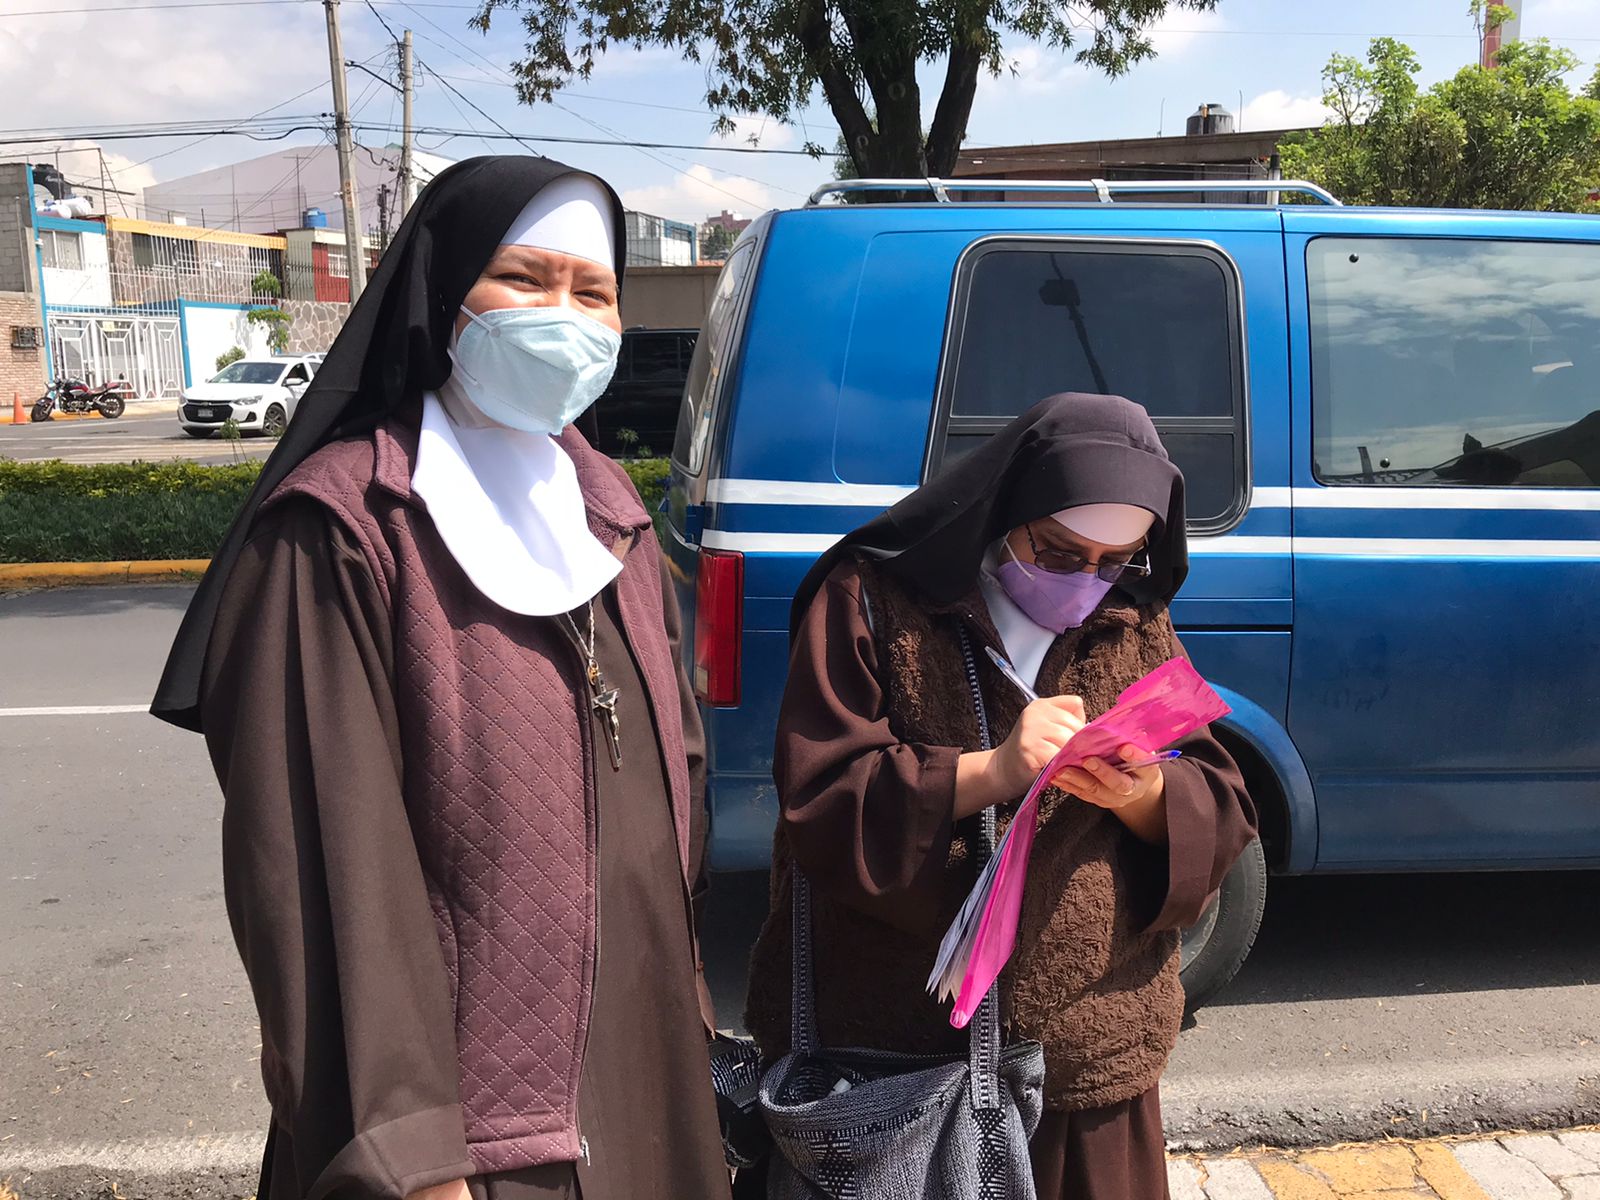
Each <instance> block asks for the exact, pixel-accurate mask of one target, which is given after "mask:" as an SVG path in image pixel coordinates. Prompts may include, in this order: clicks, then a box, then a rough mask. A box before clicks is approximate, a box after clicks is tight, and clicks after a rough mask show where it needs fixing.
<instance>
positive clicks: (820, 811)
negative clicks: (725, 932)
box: [773, 562, 961, 929]
mask: <svg viewBox="0 0 1600 1200" xmlns="http://www.w3.org/2000/svg"><path fill="white" fill-rule="evenodd" d="M860 589H861V579H860V574H859V571H858V569H857V567H856V565H855V564H854V563H851V562H845V563H841V564H840V565H839V567H838V568H836V569H835V570H834V572H833V574H831V575H829V576H828V578H827V580H826V581H825V582H824V584H823V586H822V588H821V589H820V590H819V591H818V592H817V595H816V598H815V599H814V600H813V601H812V603H811V607H810V609H809V610H808V611H807V612H806V614H805V616H804V618H803V619H802V621H801V623H800V628H799V630H798V632H797V635H796V637H795V640H794V646H793V649H792V651H791V654H790V661H789V683H788V687H787V688H786V689H785V691H784V694H783V704H782V707H781V708H780V710H779V713H778V737H777V746H776V750H775V753H774V757H773V775H774V778H775V780H776V782H777V785H778V798H779V802H780V804H781V806H782V823H783V829H784V832H785V834H786V835H787V837H788V841H789V845H790V847H791V849H792V851H793V853H794V858H795V861H796V862H798V863H799V864H800V866H801V867H802V868H803V869H804V871H805V872H806V874H807V876H808V877H809V878H810V879H811V881H812V883H813V884H814V885H815V886H816V887H818V888H819V889H821V890H823V891H824V892H826V893H828V894H829V895H831V896H833V897H835V898H837V899H839V900H842V901H844V902H845V903H848V904H851V905H854V906H856V907H858V908H861V909H864V910H865V911H867V912H868V913H870V914H871V915H873V916H875V917H878V918H879V919H882V920H886V921H889V922H891V923H893V924H896V925H900V926H902V927H909V928H917V929H921V928H922V927H923V926H924V925H925V923H926V920H927V913H929V912H931V911H934V910H935V909H936V908H937V907H938V904H939V899H940V894H941V892H942V890H943V876H944V869H945V866H946V864H947V862H948V861H949V855H950V839H951V835H952V822H953V819H954V813H955V794H956V760H957V759H958V758H960V757H961V751H960V749H958V748H956V747H953V746H923V745H913V744H907V743H903V742H901V741H900V739H899V738H898V737H896V736H895V734H894V732H893V731H892V730H891V729H890V728H889V720H888V717H887V715H886V713H887V705H886V703H885V696H884V691H883V685H882V684H881V683H880V681H879V668H878V657H877V649H876V646H875V643H874V639H873V637H872V632H871V630H870V629H869V628H868V625H867V618H866V614H865V611H864V610H863V607H862V604H861V590H860Z"/></svg>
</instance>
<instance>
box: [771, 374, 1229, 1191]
mask: <svg viewBox="0 0 1600 1200" xmlns="http://www.w3.org/2000/svg"><path fill="white" fill-rule="evenodd" d="M1186 570H1187V555H1186V551H1185V540H1184V506H1183V477H1182V475H1181V474H1180V473H1179V471H1178V469H1177V468H1176V467H1175V466H1174V465H1173V464H1172V462H1171V461H1170V460H1169V459H1168V457H1167V453H1166V451H1165V449H1164V448H1163V447H1162V445H1161V441H1160V439H1159V437H1158V436H1157V434H1156V431H1155V428H1154V426H1153V425H1152V424H1151V422H1150V418H1149V416H1148V415H1147V414H1146V413H1145V411H1144V409H1142V408H1140V407H1139V406H1138V405H1137V404H1133V403H1131V402H1130V401H1127V400H1124V399H1121V398H1120V397H1116V396H1103V395H1080V394H1068V395H1060V396H1055V397H1052V398H1050V399H1047V400H1044V401H1041V402H1040V403H1039V404H1037V405H1035V406H1034V407H1033V408H1032V409H1030V410H1029V411H1027V412H1026V413H1024V414H1023V415H1021V416H1020V417H1018V418H1017V419H1016V420H1015V421H1013V422H1012V423H1011V424H1010V425H1009V426H1008V427H1007V428H1006V429H1004V430H1003V431H1001V432H1000V433H997V434H996V435H995V436H994V437H993V438H992V439H991V440H990V441H989V442H988V443H986V444H985V445H984V446H982V447H980V448H979V449H977V450H975V451H973V452H972V453H971V454H970V455H968V456H967V457H966V458H964V459H962V460H961V461H959V462H957V463H955V464H954V465H953V466H951V467H949V468H948V469H946V470H945V471H943V472H942V473H940V474H939V475H938V476H936V477H935V478H933V479H932V480H930V481H929V482H928V483H927V484H925V485H924V486H923V487H921V488H920V489H918V490H917V491H916V492H914V493H913V494H912V495H911V496H909V497H908V498H907V499H905V500H904V501H902V502H901V503H900V504H898V505H896V506H895V507H894V508H892V509H890V510H889V511H888V512H887V513H885V514H884V515H883V516H881V517H879V518H877V519H875V520H873V521H871V522H869V523H868V524H867V525H864V526H863V527H861V528H860V529H858V530H856V531H855V532H854V533H853V534H851V535H849V536H848V537H846V538H845V539H844V541H843V542H841V543H840V544H839V545H838V546H836V547H835V548H834V549H833V550H831V551H830V552H829V553H828V554H826V555H825V556H824V557H823V558H822V559H821V560H820V561H819V562H818V564H817V565H816V567H815V569H814V570H812V571H811V573H810V574H809V575H808V576H807V577H806V579H805V581H804V582H803V583H802V584H801V586H800V590H799V592H798V594H797V595H796V597H795V602H794V609H793V615H792V626H791V639H792V648H791V659H790V667H789V682H788V688H787V691H786V692H785V694H784V699H783V704H782V708H781V711H780V716H779V721H778V735H777V746H776V755H775V762H774V777H775V779H776V782H777V787H778V798H779V802H780V805H781V811H782V816H781V820H780V823H779V828H778V832H777V836H776V840H775V849H774V869H773V892H772V910H771V914H770V916H769V918H768V921H767V924H766V926H765V928H764V930H763V931H762V934H761V938H760V940H759V942H758V943H757V947H756V951H755V955H754V960H753V965H752V970H751V976H752V978H751V992H750V1002H749V1013H748V1021H749V1025H750V1028H751V1030H752V1032H753V1033H754V1034H755V1036H756V1038H757V1040H758V1042H759V1043H760V1045H761V1047H762V1051H763V1053H764V1054H767V1055H777V1054H782V1053H784V1052H786V1051H787V1049H788V1044H789V994H790V988H789V963H790V936H789V931H790V895H791V880H792V872H793V871H794V870H795V869H800V870H803V871H804V872H805V873H806V874H807V876H808V877H809V878H810V880H811V884H812V892H813V895H814V897H815V900H814V913H813V919H814V922H815V926H814V928H815V944H816V979H815V987H816V1009H817V1021H818V1027H819V1032H820V1035H821V1040H822V1044H823V1045H825V1046H840V1047H844V1046H865V1047H873V1048H878V1049H885V1050H893V1051H900V1052H909V1053H937V1054H956V1055H959V1054H963V1053H965V1047H966V1039H967V1036H968V1035H967V1033H966V1032H965V1031H960V1030H955V1029H952V1028H951V1026H950V1023H949V1011H948V1009H947V1007H945V1006H943V1005H940V1004H938V1003H936V1002H935V1001H934V1000H933V999H932V998H931V997H930V996H929V995H928V994H927V991H926V990H925V989H926V980H927V977H928V973H929V971H930V969H931V968H932V966H933V962H934V959H935V957H936V954H937V952H938V947H939V941H940V938H941V937H942V936H943V934H944V931H945V929H946V928H947V926H948V925H949V923H950V921H951V920H952V919H953V918H954V916H955V914H956V911H957V910H958V909H959V907H960V905H961V902H962V901H963V900H964V899H965V897H966V896H967V894H968V892H969V891H970V890H971V888H972V885H973V883H974V881H975V878H976V867H975V864H974V855H975V852H976V847H977V845H978V834H979V821H978V820H977V818H978V816H979V814H981V813H982V812H983V810H984V809H986V808H989V807H995V808H996V812H997V816H998V818H999V824H1000V827H1001V829H1002V830H1003V829H1004V827H1005V826H1006V824H1007V822H1008V821H1009V819H1010V817H1011V814H1012V813H1013V812H1014V811H1015V808H1016V804H1017V802H1018V801H1019V800H1020V799H1021V797H1022V795H1023V793H1024V792H1025V791H1026V790H1027V789H1028V787H1029V785H1030V784H1031V783H1032V782H1033V779H1034V777H1035V775H1036V774H1037V773H1038V771H1039V770H1040V769H1041V768H1043V767H1044V765H1045V764H1046V763H1048V762H1049V760H1050V759H1051V758H1052V757H1053V755H1054V754H1055V752H1056V751H1057V750H1058V749H1060V747H1061V746H1062V745H1064V744H1065V743H1066V741H1067V740H1068V739H1069V738H1071V737H1072V735H1073V734H1075V733H1076V732H1077V731H1078V730H1079V729H1081V728H1082V727H1083V725H1084V723H1085V722H1086V721H1087V720H1092V719H1093V718H1094V717H1096V716H1098V715H1100V714H1101V713H1103V712H1105V711H1106V710H1107V709H1108V708H1110V707H1111V706H1112V705H1113V704H1114V703H1115V701H1116V698H1117V696H1118V695H1119V694H1120V693H1121V692H1122V691H1123V690H1124V689H1125V688H1127V687H1128V686H1129V685H1130V684H1132V683H1134V682H1135V681H1137V680H1138V679H1140V678H1141V677H1142V676H1144V675H1145V674H1147V673H1148V672H1150V671H1151V670H1153V669H1154V668H1156V667H1158V666H1160V665H1161V664H1162V663H1164V662H1166V661H1168V660H1169V659H1171V658H1173V657H1174V656H1175V655H1179V654H1182V653H1183V651H1182V649H1181V647H1180V646H1179V645H1178V642H1177V639H1176V638H1175V637H1174V635H1173V630H1172V622H1171V620H1170V619H1169V618H1168V615H1167V605H1168V603H1169V602H1170V601H1171V599H1172V597H1173V596H1174V594H1175V593H1176V592H1177V591H1178V588H1179V586H1180V585H1181V584H1182V583H1183V579H1184V575H1185V573H1186ZM963 632H964V633H965V635H966V638H967V640H968V642H969V644H970V645H971V646H972V648H973V649H974V650H975V651H976V654H975V656H974V664H975V669H976V671H977V675H978V681H977V682H978V686H979V688H980V690H981V692H982V695H983V698H984V706H985V709H986V711H987V714H988V719H989V723H990V726H991V729H992V736H993V739H994V743H995V745H994V748H993V749H988V750H985V749H983V748H982V746H981V743H980V735H979V724H978V720H977V716H976V712H975V705H974V702H973V698H972V691H971V687H970V686H969V678H968V674H967V668H966V665H965V661H966V660H965V656H964V654H963V651H962V640H961V639H962V634H963ZM985 649H989V650H992V651H994V652H996V653H997V654H999V655H1000V656H1001V657H1002V658H1003V659H1005V660H1006V661H1007V663H1008V664H1009V665H1010V666H1011V667H1012V669H1013V671H1012V673H1013V674H1014V675H1015V676H1016V679H1015V680H1013V679H1011V678H1009V677H1008V676H1007V675H1006V674H1005V673H1004V671H1003V670H1002V669H1001V668H1000V667H999V666H998V665H997V664H995V663H994V662H993V661H992V660H991V658H990V656H989V655H988V654H986V653H985ZM1023 685H1026V686H1028V687H1029V688H1030V689H1031V690H1033V691H1036V692H1037V694H1038V696H1039V697H1040V698H1039V699H1033V700H1030V699H1029V696H1028V694H1026V693H1024V691H1023ZM1178 748H1179V749H1181V751H1182V756H1181V757H1180V758H1177V759H1175V760H1172V761H1168V762H1165V763H1162V764H1159V765H1153V766H1143V767H1136V768H1130V769H1126V770H1124V769H1121V767H1119V763H1118V762H1116V761H1099V760H1090V761H1089V762H1088V763H1087V764H1085V767H1084V769H1082V770H1079V769H1072V770H1068V771H1066V772H1064V773H1062V774H1061V775H1059V776H1057V777H1056V779H1055V780H1054V786H1053V787H1052V788H1049V789H1047V790H1046V792H1045V794H1044V796H1043V797H1042V798H1041V803H1040V807H1039V817H1038V821H1039V825H1038V833H1037V839H1036V841H1035V842H1034V846H1033V855H1032V860H1031V865H1030V868H1029V873H1028V880H1027V886H1026V891H1025V894H1024V898H1023V906H1022V914H1021V921H1020V925H1019V930H1018V938H1017V948H1016V952H1015V954H1014V956H1013V958H1012V960H1011V963H1010V965H1009V966H1008V968H1007V969H1006V971H1005V972H1004V974H1003V975H1002V976H1001V978H1000V980H999V982H998V984H997V986H998V987H999V988H1000V989H1001V1011H1002V1019H1003V1021H1004V1024H1005V1028H1006V1031H1007V1033H1008V1035H1009V1036H1010V1037H1013V1038H1017V1039H1031V1040H1035V1041H1038V1042H1040V1043H1042V1044H1043V1046H1044V1052H1045V1107H1046V1112H1045V1114H1044V1120H1043V1122H1042V1123H1041V1125H1040V1127H1039V1130H1038V1132H1037V1133H1036V1134H1035V1135H1034V1138H1033V1141H1032V1144H1031V1148H1030V1152H1031V1158H1032V1162H1033V1174H1034V1179H1035V1182H1036V1184H1037V1189H1038V1195H1039V1196H1040V1197H1041V1200H1058V1198H1067V1197H1070V1198H1072V1200H1157V1198H1159V1197H1164V1196H1166V1194H1167V1182H1166V1179H1167V1176H1166V1165H1165V1142H1164V1140H1163V1137H1162V1128H1161V1105H1160V1098H1159V1084H1160V1079H1161V1074H1162V1071H1163V1069H1164V1068H1165V1066H1166V1062H1167V1058H1168V1055H1169V1054H1170V1053H1171V1051H1172V1048H1173V1046H1174V1044H1175V1042H1176V1040H1177V1036H1178V1027H1179V1024H1180V1022H1181V1020H1182V1016H1183V990H1182V987H1181V985H1180V983H1179V981H1178V965H1179V956H1178V942H1179V931H1180V930H1182V929H1183V928H1184V927H1185V926H1187V925H1190V924H1192V923H1193V922H1194V921H1195V920H1196V919H1197V918H1198V917H1199V916H1200V914H1201V912H1202V911H1203V909H1204V907H1205V905H1206V903H1207V901H1208V899H1209V897H1210V896H1211V895H1212V894H1213V893H1214V892H1215V891H1216V889H1217V888H1218V887H1219V886H1220V885H1221V883H1222V880H1223V877H1224V876H1225V875H1226V874H1227V872H1228V870H1229V868H1230V867H1231V866H1232V865H1233V863H1234V860H1235V859H1236V858H1237V857H1238V856H1239V854H1240V853H1241V852H1242V851H1243V849H1244V848H1245V846H1246V845H1248V843H1249V842H1250V840H1251V839H1252V838H1253V837H1254V836H1255V811H1254V808H1253V806H1252V805H1251V803H1250V800H1249V798H1248V796H1247V795H1246V794H1245V789H1244V784H1243V781H1242V780H1241V778H1240V775H1239V771H1238V769H1237V767H1236V766H1235V764H1234V763H1233V761H1232V759H1231V758H1230V757H1229V755H1228V753H1227V751H1226V750H1224V749H1223V747H1222V746H1221V745H1220V744H1219V743H1218V742H1217V741H1216V739H1215V738H1213V737H1212V736H1211V735H1210V733H1209V732H1208V731H1204V730H1202V731H1200V732H1199V733H1197V734H1195V735H1193V736H1191V737H1190V738H1188V739H1186V740H1185V741H1183V742H1182V743H1180V744H1179V747H1178ZM1160 749H1162V747H1155V746H1126V747H1123V748H1122V751H1121V760H1120V761H1121V762H1126V763H1132V762H1135V761H1136V760H1139V759H1141V758H1148V757H1150V755H1149V752H1150V751H1154V750H1160Z"/></svg>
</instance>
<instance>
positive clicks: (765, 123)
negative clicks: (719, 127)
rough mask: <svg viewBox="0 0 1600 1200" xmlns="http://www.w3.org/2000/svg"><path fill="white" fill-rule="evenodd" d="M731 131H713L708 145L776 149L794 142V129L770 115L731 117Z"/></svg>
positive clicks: (707, 142)
mask: <svg viewBox="0 0 1600 1200" xmlns="http://www.w3.org/2000/svg"><path fill="white" fill-rule="evenodd" d="M731 120H732V121H733V131H732V132H731V133H713V134H712V135H711V137H710V138H709V139H708V140H707V141H706V145H708V146H760V147H761V148H762V149H763V150H777V149H780V148H782V147H785V146H791V145H793V144H794V129H793V127H791V126H788V125H783V124H780V123H779V122H777V121H775V120H773V119H772V118H770V117H733V118H731Z"/></svg>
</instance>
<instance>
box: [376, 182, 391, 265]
mask: <svg viewBox="0 0 1600 1200" xmlns="http://www.w3.org/2000/svg"><path fill="white" fill-rule="evenodd" d="M388 248H389V185H388V184H387V183H380V184H379V185H378V252H379V253H380V254H381V253H383V251H385V250H387V249H388Z"/></svg>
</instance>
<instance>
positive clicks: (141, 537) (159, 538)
mask: <svg viewBox="0 0 1600 1200" xmlns="http://www.w3.org/2000/svg"><path fill="white" fill-rule="evenodd" d="M622 466H623V468H624V469H625V470H626V471H627V472H628V474H629V476H630V477H632V479H633V481H634V484H635V485H636V486H637V487H638V489H639V493H640V495H641V496H642V497H643V498H644V502H645V509H646V511H648V512H649V513H651V514H652V516H653V515H654V514H655V511H656V507H657V505H659V504H660V502H661V497H662V494H663V492H664V490H665V488H666V481H667V470H668V469H667V463H666V460H664V459H659V458H653V459H652V458H647V459H634V460H631V461H628V462H624V463H623V464H622ZM260 473H261V464H260V463H259V462H242V463H228V464H225V465H222V466H205V465H202V464H200V463H187V462H168V463H144V462H135V463H110V464H96V465H80V464H77V463H66V462H61V461H59V460H58V461H52V462H42V463H19V462H12V461H11V460H9V459H0V562H8V563H18V562H121V561H123V560H124V559H135V560H137V559H165V558H209V557H211V555H212V554H213V553H214V552H215V551H216V548H217V546H218V545H220V544H221V542H222V538H223V535H224V534H225V533H227V531H228V526H229V524H231V523H232V521H233V515H234V513H235V512H237V511H238V509H239V505H240V504H242V503H243V502H244V498H245V496H246V495H248V494H249V492H250V488H251V487H252V486H253V485H254V484H255V481H256V477H257V476H258V475H259V474H260Z"/></svg>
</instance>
